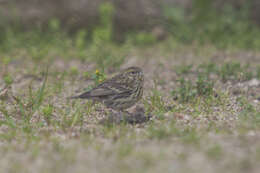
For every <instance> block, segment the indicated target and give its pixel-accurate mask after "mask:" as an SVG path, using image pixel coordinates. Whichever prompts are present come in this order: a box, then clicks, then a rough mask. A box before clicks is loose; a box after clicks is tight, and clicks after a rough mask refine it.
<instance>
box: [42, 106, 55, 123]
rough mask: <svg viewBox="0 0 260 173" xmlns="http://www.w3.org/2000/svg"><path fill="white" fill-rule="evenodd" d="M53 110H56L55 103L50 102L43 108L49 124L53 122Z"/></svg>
mask: <svg viewBox="0 0 260 173" xmlns="http://www.w3.org/2000/svg"><path fill="white" fill-rule="evenodd" d="M53 111H54V107H53V105H50V104H48V105H47V106H45V107H43V108H42V113H43V116H44V119H45V121H46V122H47V124H48V125H49V124H50V122H51V116H52V113H53Z"/></svg>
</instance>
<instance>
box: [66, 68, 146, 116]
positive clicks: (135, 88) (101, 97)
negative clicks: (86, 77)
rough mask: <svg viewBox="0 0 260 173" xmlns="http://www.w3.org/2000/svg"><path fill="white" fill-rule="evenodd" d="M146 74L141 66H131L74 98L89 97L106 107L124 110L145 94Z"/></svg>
mask: <svg viewBox="0 0 260 173" xmlns="http://www.w3.org/2000/svg"><path fill="white" fill-rule="evenodd" d="M143 85H144V74H143V71H142V69H141V68H140V67H135V66H133V67H129V68H126V69H124V70H122V71H121V73H119V74H117V75H116V76H114V77H112V78H111V79H107V80H105V81H104V82H102V83H100V84H99V85H97V86H96V87H94V88H93V89H91V90H90V91H87V92H84V93H82V94H80V95H78V96H73V97H71V98H72V99H89V100H92V101H94V102H101V103H103V104H104V105H105V106H106V107H108V108H111V109H113V110H117V111H124V110H125V109H128V108H130V107H132V106H133V105H135V104H136V103H137V102H138V101H139V100H140V99H141V98H142V95H143Z"/></svg>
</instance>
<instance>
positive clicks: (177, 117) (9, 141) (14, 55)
mask: <svg viewBox="0 0 260 173" xmlns="http://www.w3.org/2000/svg"><path fill="white" fill-rule="evenodd" d="M129 50H130V51H128V52H127V56H126V59H125V60H124V62H123V63H122V64H121V65H120V66H118V68H115V69H114V68H106V67H105V68H104V70H105V71H104V73H105V74H106V77H107V78H109V77H110V76H112V75H113V74H115V73H116V72H117V71H119V70H120V69H123V68H126V67H129V66H139V67H141V68H142V69H143V71H144V74H145V86H144V88H145V89H144V96H143V99H142V100H141V101H140V102H139V103H138V104H137V107H141V108H144V109H145V114H146V115H150V116H151V119H150V120H149V121H147V122H143V123H137V124H129V123H124V122H123V123H120V124H116V123H114V124H113V123H108V124H102V123H100V121H102V120H104V118H106V117H108V116H109V114H110V113H109V110H108V109H107V108H105V107H104V106H103V105H102V104H93V103H92V102H90V101H86V100H70V99H67V98H68V97H70V96H72V95H75V94H78V93H80V92H82V91H84V90H86V89H88V88H89V86H93V85H94V83H95V81H96V79H97V72H95V71H96V70H97V69H98V67H97V66H96V64H95V63H93V61H92V60H91V59H89V60H85V61H82V60H80V59H77V58H73V57H72V58H63V57H62V56H53V57H51V56H52V54H50V55H49V57H51V58H46V59H43V60H37V61H34V60H33V58H32V57H30V54H28V53H27V52H26V51H25V52H24V51H23V50H20V49H17V50H15V49H14V50H12V51H11V53H10V52H8V54H2V57H11V58H9V59H6V58H2V59H1V64H0V65H1V68H0V75H1V79H0V156H1V157H0V167H1V169H0V172H4V173H7V172H20V173H22V172H40V173H45V172H46V173H47V172H48V173H50V172H65V173H66V172H68V173H69V172H120V173H121V172H140V173H141V172H142V173H143V172H149V173H151V172H200V173H203V172H205V173H211V172H212V173H214V172H216V173H217V172H229V173H230V172H234V173H238V172H241V173H243V172H252V173H257V172H259V170H260V165H259V162H260V112H259V100H260V94H259V90H260V81H259V77H260V68H259V67H258V64H259V62H260V52H259V51H252V50H251V51H249V50H247V51H245V50H243V51H241V50H237V49H231V50H219V49H217V48H215V47H214V46H203V47H201V46H198V47H197V46H194V45H192V46H178V45H174V46H171V45H168V43H165V44H158V45H154V46H152V47H143V48H142V47H141V48H133V47H132V48H131V49H129ZM71 55H73V54H71ZM110 61H111V59H110ZM47 67H49V68H48V72H47ZM99 70H100V69H99ZM100 73H101V72H100ZM46 74H48V75H46ZM102 75H103V74H102ZM96 82H97V81H96ZM135 109H136V108H135V107H134V108H132V109H130V110H129V112H133V111H134V110H135Z"/></svg>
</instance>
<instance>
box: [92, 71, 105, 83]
mask: <svg viewBox="0 0 260 173" xmlns="http://www.w3.org/2000/svg"><path fill="white" fill-rule="evenodd" d="M92 79H94V81H95V85H98V84H100V83H102V82H103V81H104V80H105V79H106V75H105V73H104V72H102V71H99V70H98V69H97V70H96V71H95V73H94V74H93V75H92Z"/></svg>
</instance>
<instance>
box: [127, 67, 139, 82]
mask: <svg viewBox="0 0 260 173" xmlns="http://www.w3.org/2000/svg"><path fill="white" fill-rule="evenodd" d="M123 74H124V75H125V76H128V77H129V78H130V79H132V80H139V81H143V79H144V75H143V71H142V69H141V68H139V67H129V68H127V69H125V70H123Z"/></svg>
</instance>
